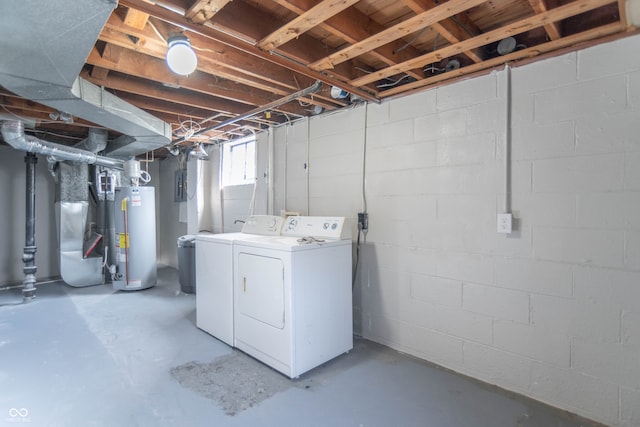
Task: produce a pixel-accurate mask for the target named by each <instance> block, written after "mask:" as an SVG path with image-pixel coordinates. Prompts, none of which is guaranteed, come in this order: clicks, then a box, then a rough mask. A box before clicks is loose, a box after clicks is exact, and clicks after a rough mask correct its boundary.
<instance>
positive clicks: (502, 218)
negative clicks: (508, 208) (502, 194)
mask: <svg viewBox="0 0 640 427" xmlns="http://www.w3.org/2000/svg"><path fill="white" fill-rule="evenodd" d="M512 217H513V216H512V214H510V213H501V214H498V233H504V234H509V233H511V223H512Z"/></svg>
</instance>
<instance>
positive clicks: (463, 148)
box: [274, 36, 640, 426]
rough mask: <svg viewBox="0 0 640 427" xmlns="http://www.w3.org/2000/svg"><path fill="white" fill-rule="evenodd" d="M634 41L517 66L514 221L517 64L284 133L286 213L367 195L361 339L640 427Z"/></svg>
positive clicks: (639, 120) (280, 152)
mask: <svg viewBox="0 0 640 427" xmlns="http://www.w3.org/2000/svg"><path fill="white" fill-rule="evenodd" d="M638 52H640V37H638V36H635V37H629V38H625V39H621V40H618V41H615V42H612V43H608V44H603V45H599V46H596V47H591V48H588V49H585V50H582V51H579V52H576V53H571V54H567V55H564V56H560V57H555V58H552V59H547V60H544V61H540V62H536V63H533V64H530V65H525V66H521V67H517V68H513V69H512V71H511V80H512V109H511V115H512V144H511V156H510V174H509V182H510V188H511V192H510V205H511V206H510V207H511V211H512V212H513V214H514V217H515V231H514V232H513V233H512V234H510V235H504V234H498V233H497V232H496V215H497V214H498V213H500V212H502V211H503V210H504V209H505V197H504V196H505V117H506V108H505V93H506V90H505V87H506V85H505V74H506V73H505V71H499V72H494V73H492V74H489V75H486V76H483V77H478V78H474V79H469V80H465V81H461V82H458V83H455V84H451V85H448V86H442V87H439V88H437V89H433V90H429V91H425V92H422V93H420V94H416V95H413V96H409V97H405V98H400V99H397V100H392V101H389V102H384V103H382V104H381V105H369V106H367V107H366V108H365V107H362V106H361V107H357V108H354V109H352V110H348V111H344V112H341V113H337V114H333V115H326V116H321V117H316V118H313V119H311V120H310V121H308V122H306V121H305V122H299V123H297V124H294V125H293V126H291V128H290V129H286V128H280V129H277V130H276V132H275V153H276V156H275V162H274V177H275V187H276V188H275V194H276V209H275V210H276V213H278V212H279V210H280V209H285V208H286V209H287V210H290V211H291V210H293V211H300V212H302V213H305V212H306V211H307V204H308V206H309V213H310V214H311V215H344V216H347V217H349V218H350V219H351V220H352V222H354V223H355V218H356V213H357V212H358V211H360V210H363V209H364V208H365V203H366V208H367V211H368V213H369V226H370V230H369V232H368V234H367V235H366V243H365V244H364V245H363V248H362V250H361V259H360V266H359V273H358V276H357V278H358V280H357V282H356V286H355V290H354V293H355V295H354V296H355V307H354V308H355V326H356V330H357V331H358V332H359V333H361V334H362V335H363V336H364V337H366V338H369V339H371V340H374V341H377V342H380V343H383V344H386V345H389V346H391V347H393V348H396V349H398V350H401V351H404V352H407V353H410V354H413V355H416V356H418V357H421V358H424V359H426V360H429V361H432V362H435V363H438V364H440V365H442V366H445V367H447V368H450V369H453V370H455V371H458V372H462V373H464V374H466V375H470V376H472V377H475V378H478V379H480V380H483V381H486V382H488V383H491V384H496V385H498V386H500V387H503V388H506V389H509V390H513V391H515V392H518V393H521V394H524V395H527V396H530V397H532V398H534V399H538V400H540V401H544V402H547V403H549V404H551V405H553V406H557V407H560V408H563V409H567V410H569V411H571V412H574V413H577V414H579V415H582V416H585V417H588V418H591V419H594V420H597V421H600V422H604V423H606V424H609V425H614V426H638V425H640V55H638ZM287 148H288V149H287ZM285 153H286V155H285ZM363 171H364V173H363ZM284 177H288V178H290V179H291V181H290V182H288V185H285V182H284ZM363 178H364V184H365V185H364V189H365V191H364V196H365V197H363V191H362V190H363ZM285 188H286V196H285V193H284V190H285ZM307 196H308V198H307ZM285 201H287V204H286V205H285V204H284V202H285ZM354 230H355V226H354Z"/></svg>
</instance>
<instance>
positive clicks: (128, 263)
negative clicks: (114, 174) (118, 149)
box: [112, 162, 157, 291]
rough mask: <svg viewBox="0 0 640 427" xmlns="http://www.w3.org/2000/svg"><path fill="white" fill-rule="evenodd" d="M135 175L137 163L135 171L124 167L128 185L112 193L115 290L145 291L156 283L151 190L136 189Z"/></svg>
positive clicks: (154, 235)
mask: <svg viewBox="0 0 640 427" xmlns="http://www.w3.org/2000/svg"><path fill="white" fill-rule="evenodd" d="M127 163H128V162H127ZM139 174H140V171H139V163H138V166H137V169H136V167H132V168H128V165H127V164H125V176H126V177H127V181H129V182H130V183H131V185H128V186H122V187H117V188H116V189H115V211H116V212H115V226H116V257H115V261H116V273H115V275H113V281H112V284H113V287H114V289H118V290H126V291H130V290H139V289H146V288H150V287H152V286H154V285H155V284H156V281H157V272H156V215H155V206H156V203H155V189H154V187H145V186H139V185H138V181H139V178H140V175H139Z"/></svg>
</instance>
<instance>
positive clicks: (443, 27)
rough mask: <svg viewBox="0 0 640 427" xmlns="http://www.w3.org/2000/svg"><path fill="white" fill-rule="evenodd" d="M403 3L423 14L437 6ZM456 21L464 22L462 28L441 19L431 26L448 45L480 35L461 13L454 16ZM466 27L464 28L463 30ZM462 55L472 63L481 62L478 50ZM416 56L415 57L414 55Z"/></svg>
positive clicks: (417, 0)
mask: <svg viewBox="0 0 640 427" xmlns="http://www.w3.org/2000/svg"><path fill="white" fill-rule="evenodd" d="M403 2H404V3H405V4H406V5H407V6H409V7H410V8H411V10H413V11H414V12H415V13H423V12H426V11H427V10H430V9H433V8H434V7H436V6H437V5H438V4H437V3H436V2H435V1H434V0H403ZM456 20H457V21H458V22H459V21H464V25H465V26H464V27H463V26H462V25H461V24H459V23H458V22H456V21H454V20H453V19H452V18H447V19H443V20H442V21H440V22H438V23H435V24H433V25H431V28H433V29H434V30H435V31H436V32H437V33H438V34H440V35H441V36H442V37H443V38H444V39H445V40H447V41H448V42H449V43H451V44H454V43H458V42H460V41H462V40H465V39H468V38H469V37H472V36H475V35H477V34H480V30H479V29H478V28H477V27H476V26H475V24H474V23H473V22H471V20H470V19H469V18H468V17H467V16H466V15H465V14H463V13H459V14H457V15H456ZM465 27H466V28H465ZM464 54H465V55H466V56H467V57H468V58H469V59H471V60H472V61H473V62H481V61H482V52H481V51H480V49H474V50H471V51H469V52H464ZM416 56H417V55H416Z"/></svg>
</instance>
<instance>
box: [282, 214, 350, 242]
mask: <svg viewBox="0 0 640 427" xmlns="http://www.w3.org/2000/svg"><path fill="white" fill-rule="evenodd" d="M282 235H283V236H292V237H314V238H318V239H330V240H346V239H351V229H350V228H349V224H348V222H347V219H346V218H345V217H343V216H290V217H288V218H287V219H286V220H285V222H284V226H283V227H282Z"/></svg>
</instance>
